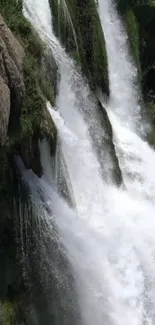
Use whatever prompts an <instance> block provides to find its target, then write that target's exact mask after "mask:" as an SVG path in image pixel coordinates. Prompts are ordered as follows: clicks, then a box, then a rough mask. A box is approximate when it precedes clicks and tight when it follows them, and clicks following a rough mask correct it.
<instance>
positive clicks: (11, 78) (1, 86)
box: [0, 15, 25, 145]
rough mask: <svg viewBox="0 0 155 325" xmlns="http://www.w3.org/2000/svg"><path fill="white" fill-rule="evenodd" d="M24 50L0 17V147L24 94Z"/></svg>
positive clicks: (17, 112) (17, 113)
mask: <svg viewBox="0 0 155 325" xmlns="http://www.w3.org/2000/svg"><path fill="white" fill-rule="evenodd" d="M23 58H24V49H23V47H22V46H21V45H20V43H19V42H18V41H17V39H16V38H15V37H14V36H13V34H12V33H11V31H10V29H9V28H8V27H7V25H6V24H5V22H4V20H3V18H2V16H1V15H0V98H1V101H0V145H4V143H5V141H6V137H7V132H8V125H9V122H11V120H10V119H11V116H13V115H14V117H15V116H17V115H19V110H20V107H21V103H22V98H23V95H24V92H25V88H24V80H23V74H22V62H23Z"/></svg>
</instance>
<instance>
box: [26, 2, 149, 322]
mask: <svg viewBox="0 0 155 325" xmlns="http://www.w3.org/2000/svg"><path fill="white" fill-rule="evenodd" d="M98 4H99V14H100V18H101V22H102V26H103V30H104V32H105V39H106V46H107V53H108V64H109V78H110V93H111V97H110V100H109V102H108V103H107V106H106V109H107V114H108V116H109V119H110V121H111V125H112V128H113V132H114V143H115V147H116V152H117V155H118V159H119V163H120V167H121V170H122V174H123V180H124V188H121V187H119V188H118V187H117V186H116V185H115V184H114V183H112V181H111V176H110V169H109V164H111V161H110V157H109V156H108V158H107V157H106V150H104V149H105V148H104V147H103V153H104V155H103V156H102V158H103V160H104V163H103V165H104V167H105V170H104V175H107V179H106V180H105V179H104V178H103V177H102V170H101V169H102V164H101V163H100V159H101V157H100V159H99V158H98V156H97V154H96V151H95V148H94V145H93V139H92V137H91V135H90V132H89V129H90V124H91V123H92V125H93V126H95V127H94V133H95V137H96V139H97V138H99V139H100V136H101V137H102V133H101V128H100V127H99V128H98V125H99V120H98V118H97V114H96V113H95V109H96V106H95V102H94V100H93V98H91V96H90V92H89V87H88V86H87V85H86V84H85V83H84V81H83V80H82V77H81V76H80V75H79V73H78V72H77V71H76V68H75V66H74V62H73V61H72V60H71V59H70V58H69V57H68V56H67V54H66V53H65V50H64V49H63V48H62V47H61V45H60V43H59V41H58V40H57V39H56V37H55V36H54V34H53V30H52V25H51V21H52V19H51V16H50V9H49V4H48V1H47V0H44V1H43V0H42V1H41V0H25V14H26V16H27V17H28V18H29V19H30V21H31V22H32V23H33V24H34V26H35V27H36V29H37V30H38V32H39V33H40V36H41V37H42V38H43V39H44V41H45V42H46V44H48V46H51V48H52V51H53V54H54V57H55V60H56V62H57V65H58V69H59V73H60V83H59V92H58V96H57V101H56V106H57V109H56V110H55V109H53V108H51V107H50V105H49V104H48V103H47V108H48V110H49V112H50V114H51V116H52V118H53V120H54V122H55V124H56V126H57V129H58V133H59V139H60V143H61V150H62V153H63V157H64V158H63V159H64V161H65V165H66V168H67V173H68V175H69V178H70V182H71V187H72V193H73V196H74V200H75V205H76V209H74V207H69V205H68V204H67V202H66V200H65V199H64V198H63V197H62V196H61V193H59V191H57V184H55V185H53V178H52V179H51V180H50V177H51V176H50V175H48V173H51V175H52V171H51V172H50V169H49V168H48V166H50V157H49V154H48V153H49V151H48V148H46V150H45V146H44V143H43V142H41V144H40V151H41V162H42V167H43V171H44V174H43V177H42V179H40V180H39V179H38V184H37V183H35V184H33V187H35V186H36V188H41V189H42V192H43V197H44V201H45V202H46V205H47V206H48V209H45V208H44V207H42V209H40V213H39V217H40V218H43V219H45V220H46V222H47V228H48V229H47V231H49V232H50V236H51V237H52V236H53V231H52V228H51V219H52V222H53V223H54V225H55V227H56V228H57V231H58V236H59V240H60V242H61V245H62V247H63V248H64V249H65V256H66V258H67V260H68V261H69V263H70V268H71V269H72V272H73V274H74V280H75V290H76V293H77V297H78V299H77V301H76V303H77V304H78V305H79V306H80V312H81V319H79V321H77V323H78V324H80V323H82V324H83V325H94V324H96V325H103V324H107V325H124V324H126V325H131V324H132V325H142V324H145V325H153V324H154V321H155V297H154V296H155V272H154V269H155V261H154V256H155V239H154V229H155V219H154V206H155V195H154V194H155V176H154V174H153V166H154V162H155V154H154V151H153V150H152V149H151V148H150V147H149V146H148V144H147V143H146V142H145V141H144V140H143V139H142V137H141V135H139V134H141V133H142V131H143V128H142V131H141V130H140V132H139V129H140V125H141V122H140V120H141V119H140V107H139V94H138V90H137V87H136V69H135V67H134V65H133V62H132V60H131V58H130V53H129V50H128V42H127V36H126V33H125V30H124V28H123V25H122V23H121V20H120V17H119V16H118V14H117V13H116V9H115V7H114V6H113V2H112V1H111V0H99V1H98ZM88 112H89V114H88ZM88 115H89V118H88V119H86V118H85V117H86V116H88ZM94 117H96V120H95V122H94ZM94 123H96V124H94ZM96 143H97V142H96ZM44 157H46V159H44ZM25 177H26V179H29V175H28V174H26V175H25ZM107 180H108V181H107ZM29 186H30V188H32V182H29ZM38 205H39V203H38ZM42 211H43V212H42ZM51 211H52V215H53V217H52V218H51ZM61 245H60V247H61ZM62 250H63V249H62ZM51 254H52V251H51ZM51 258H52V257H51ZM59 267H60V266H59ZM54 271H55V272H58V271H59V269H57V270H56V269H52V264H51V272H52V275H53V276H54ZM55 276H56V274H55ZM60 276H61V273H60ZM62 282H63V278H62ZM62 282H61V285H62V286H63V283H62ZM64 285H65V284H64ZM63 294H64V292H63ZM67 294H68V293H67V292H66V295H67ZM51 304H52V301H51ZM59 324H69V322H67V321H66V322H65V321H64V320H62V321H61V322H60V323H59Z"/></svg>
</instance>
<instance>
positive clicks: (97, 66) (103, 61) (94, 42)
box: [50, 0, 109, 94]
mask: <svg viewBox="0 0 155 325" xmlns="http://www.w3.org/2000/svg"><path fill="white" fill-rule="evenodd" d="M50 4H51V9H52V12H53V24H54V30H55V32H56V35H57V36H58V37H59V38H60V40H61V42H62V43H63V44H64V45H65V47H66V49H67V51H68V52H69V53H70V54H71V55H73V57H74V58H75V59H77V61H78V63H79V62H80V64H81V67H82V71H83V73H84V74H85V75H86V76H87V78H88V80H89V82H90V85H91V87H92V89H95V88H96V87H99V88H101V89H102V90H103V91H104V92H105V93H106V94H109V82H108V64H107V53H106V47H105V40H104V34H103V31H102V27H101V22H100V18H99V15H98V10H97V5H96V2H95V1H94V0H89V1H88V0H84V1H82V0H67V1H62V0H61V1H56V0H55V1H52V0H50Z"/></svg>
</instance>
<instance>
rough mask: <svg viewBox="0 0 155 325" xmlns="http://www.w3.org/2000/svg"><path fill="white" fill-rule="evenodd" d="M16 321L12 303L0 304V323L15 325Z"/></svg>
mask: <svg viewBox="0 0 155 325" xmlns="http://www.w3.org/2000/svg"><path fill="white" fill-rule="evenodd" d="M14 320H15V310H14V306H13V304H12V303H10V302H0V323H1V324H2V325H13V323H14Z"/></svg>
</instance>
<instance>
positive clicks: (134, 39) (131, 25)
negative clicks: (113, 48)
mask: <svg viewBox="0 0 155 325" xmlns="http://www.w3.org/2000/svg"><path fill="white" fill-rule="evenodd" d="M125 20H126V23H127V31H128V35H129V40H130V45H131V50H132V53H133V58H134V60H135V63H136V65H137V68H138V70H139V72H140V58H139V55H140V54H139V27H138V23H137V20H136V16H135V14H134V12H133V10H132V9H131V8H128V9H127V11H126V18H125Z"/></svg>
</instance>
